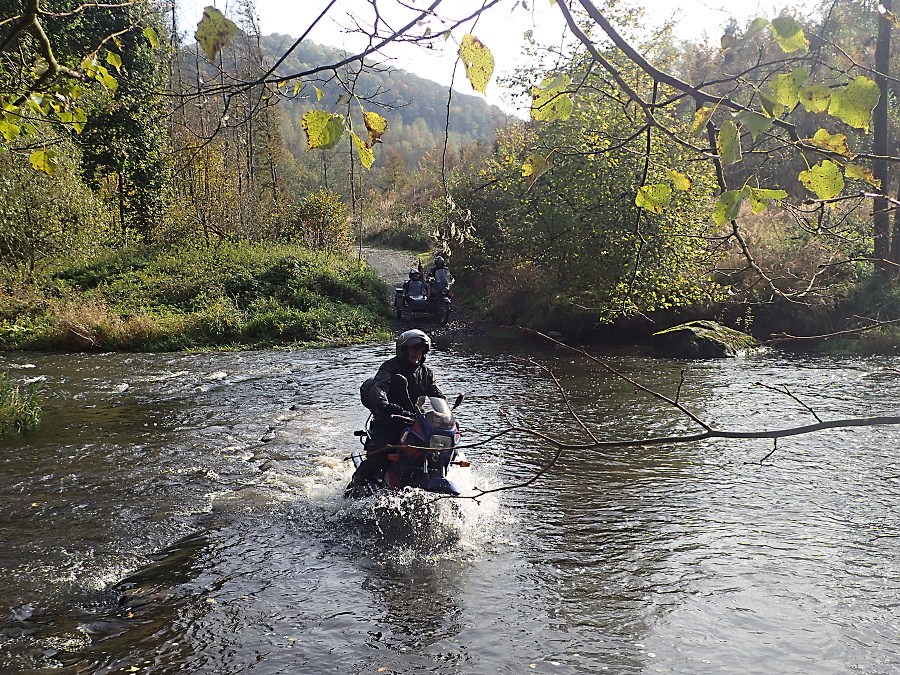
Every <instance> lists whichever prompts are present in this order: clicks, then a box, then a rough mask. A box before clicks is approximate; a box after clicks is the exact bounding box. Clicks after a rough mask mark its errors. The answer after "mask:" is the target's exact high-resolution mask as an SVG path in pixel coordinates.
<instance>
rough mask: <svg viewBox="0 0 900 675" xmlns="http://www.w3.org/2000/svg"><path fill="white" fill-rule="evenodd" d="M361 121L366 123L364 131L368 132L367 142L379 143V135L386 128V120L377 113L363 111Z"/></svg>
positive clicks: (382, 133) (380, 135)
mask: <svg viewBox="0 0 900 675" xmlns="http://www.w3.org/2000/svg"><path fill="white" fill-rule="evenodd" d="M363 122H365V124H366V131H368V132H369V143H370V144H371V145H375V144H376V143H381V137H382V136H383V135H384V132H385V131H387V128H388V123H387V120H386V119H384V117H382V116H381V115H379V114H378V113H374V112H364V113H363Z"/></svg>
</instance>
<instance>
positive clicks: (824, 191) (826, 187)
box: [798, 159, 844, 199]
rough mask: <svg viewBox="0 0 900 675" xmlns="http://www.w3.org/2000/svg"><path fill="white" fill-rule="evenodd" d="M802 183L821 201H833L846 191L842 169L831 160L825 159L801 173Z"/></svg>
mask: <svg viewBox="0 0 900 675" xmlns="http://www.w3.org/2000/svg"><path fill="white" fill-rule="evenodd" d="M798 178H799V179H800V182H801V183H803V186H804V187H805V188H806V189H807V190H809V191H810V192H814V193H815V194H816V196H817V197H818V198H819V199H833V198H834V197H837V196H838V195H839V194H841V191H842V190H843V189H844V177H843V176H842V175H841V170H840V167H839V166H838V165H837V164H835V163H834V162H832V161H831V160H830V159H823V160H822V161H821V162H819V163H818V164H816V165H815V166H813V167H811V168H809V169H807V170H806V171H801V172H800V174H799V175H798Z"/></svg>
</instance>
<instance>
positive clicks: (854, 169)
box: [844, 164, 881, 188]
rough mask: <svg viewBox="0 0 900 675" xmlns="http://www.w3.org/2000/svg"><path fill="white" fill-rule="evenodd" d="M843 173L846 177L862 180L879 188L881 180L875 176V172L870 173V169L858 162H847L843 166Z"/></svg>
mask: <svg viewBox="0 0 900 675" xmlns="http://www.w3.org/2000/svg"><path fill="white" fill-rule="evenodd" d="M844 175H845V176H846V177H847V178H852V179H855V180H864V181H866V182H867V183H871V184H872V185H874V186H875V187H877V188H881V181H880V180H879V179H877V178H875V174H874V173H872V171H871V169H867V168H866V167H864V166H860V165H859V164H848V165H847V166H845V167H844Z"/></svg>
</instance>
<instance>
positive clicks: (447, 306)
mask: <svg viewBox="0 0 900 675" xmlns="http://www.w3.org/2000/svg"><path fill="white" fill-rule="evenodd" d="M452 285H453V281H452V279H451V280H449V281H447V282H445V283H439V282H438V281H437V280H434V279H432V280H431V281H429V282H427V283H426V282H420V284H419V285H417V286H409V287H407V288H395V289H394V313H395V315H396V317H397V320H398V321H400V320H401V319H403V313H404V312H408V313H411V314H415V313H428V314H431V315H433V316H434V317H435V318H436V319H437V320H438V321H440V322H441V325H442V326H444V325H446V324H447V322H448V321H450V310H451V308H452V306H453V293H451V292H450V287H451V286H452Z"/></svg>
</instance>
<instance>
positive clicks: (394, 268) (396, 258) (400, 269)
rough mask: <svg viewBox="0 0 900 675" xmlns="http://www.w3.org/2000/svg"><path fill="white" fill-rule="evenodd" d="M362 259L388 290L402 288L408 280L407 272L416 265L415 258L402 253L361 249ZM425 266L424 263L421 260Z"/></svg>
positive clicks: (388, 250)
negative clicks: (385, 284)
mask: <svg viewBox="0 0 900 675" xmlns="http://www.w3.org/2000/svg"><path fill="white" fill-rule="evenodd" d="M362 257H363V260H365V261H366V262H367V263H368V264H369V266H370V267H372V268H373V269H374V270H375V271H376V272H378V276H380V277H381V278H382V279H384V280H385V282H386V283H387V285H388V286H389V287H390V288H396V287H398V286H402V285H403V282H404V281H406V280H407V279H408V278H409V271H410V270H411V269H413V268H415V267H416V265H418V261H417V259H416V256H414V255H413V254H411V253H407V252H404V251H393V250H390V249H385V248H368V247H365V246H364V247H363V249H362ZM422 264H423V265H425V264H426V261H425V260H423V261H422Z"/></svg>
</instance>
